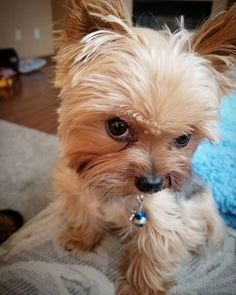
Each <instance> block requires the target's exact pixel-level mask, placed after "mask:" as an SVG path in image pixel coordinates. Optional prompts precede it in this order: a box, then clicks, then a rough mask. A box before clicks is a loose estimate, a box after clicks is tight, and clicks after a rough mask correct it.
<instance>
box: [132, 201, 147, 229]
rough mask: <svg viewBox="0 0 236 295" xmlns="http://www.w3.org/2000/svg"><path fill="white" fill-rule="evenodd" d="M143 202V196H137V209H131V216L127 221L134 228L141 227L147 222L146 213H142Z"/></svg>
mask: <svg viewBox="0 0 236 295" xmlns="http://www.w3.org/2000/svg"><path fill="white" fill-rule="evenodd" d="M143 201H144V196H143V195H141V196H137V203H138V205H137V209H131V210H130V211H131V214H130V217H129V220H130V221H131V222H132V223H133V224H134V225H135V226H136V227H143V226H144V225H145V224H146V223H147V220H148V214H147V212H145V211H143Z"/></svg>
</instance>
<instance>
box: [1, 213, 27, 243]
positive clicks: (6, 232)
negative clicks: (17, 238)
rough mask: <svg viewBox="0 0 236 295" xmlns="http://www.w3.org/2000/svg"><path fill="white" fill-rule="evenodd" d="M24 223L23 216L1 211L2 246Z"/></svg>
mask: <svg viewBox="0 0 236 295" xmlns="http://www.w3.org/2000/svg"><path fill="white" fill-rule="evenodd" d="M23 223H24V219H23V216H22V215H21V214H20V213H19V212H17V211H14V210H10V209H9V210H8V209H6V210H0V244H2V243H3V242H4V241H6V240H7V239H8V238H9V237H10V236H11V235H12V234H13V233H14V232H16V231H17V230H18V229H19V228H20V227H21V226H22V225H23Z"/></svg>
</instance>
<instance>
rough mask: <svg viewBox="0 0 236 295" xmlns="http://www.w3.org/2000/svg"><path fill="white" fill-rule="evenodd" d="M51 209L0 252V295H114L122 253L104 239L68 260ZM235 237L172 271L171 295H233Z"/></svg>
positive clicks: (111, 239)
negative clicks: (213, 252)
mask: <svg viewBox="0 0 236 295" xmlns="http://www.w3.org/2000/svg"><path fill="white" fill-rule="evenodd" d="M54 212H55V210H53V207H52V205H51V206H49V207H48V208H46V209H45V210H44V211H42V212H41V213H40V214H39V215H38V216H36V217H35V218H34V219H33V220H31V221H30V222H29V223H28V224H27V225H26V226H25V227H24V228H23V229H22V230H20V231H19V232H17V233H16V234H15V235H14V236H13V237H12V238H11V239H10V240H8V242H7V243H5V244H4V245H3V246H2V247H0V294H1V295H11V294H12V295H13V294H14V295H15V294H25V295H27V294H30V295H32V294H40V295H41V294H42V295H43V294H61V295H66V294H81V295H83V294H90V295H106V294H107V295H111V294H114V286H113V283H114V281H115V279H116V278H117V276H118V275H119V264H120V255H122V247H121V244H120V242H119V240H118V239H117V237H116V236H115V235H111V234H110V235H107V236H106V238H105V240H104V241H103V242H102V243H101V245H100V246H98V247H97V248H96V249H95V251H94V252H91V253H88V254H84V255H81V256H80V257H76V256H71V255H70V254H69V253H68V252H66V251H65V250H64V249H62V248H61V247H60V246H59V244H58V235H59V233H60V232H61V231H62V230H63V227H64V225H63V224H64V223H63V221H62V220H61V217H60V216H57V215H56V213H54ZM235 246H236V233H235V231H233V230H231V229H228V234H227V238H226V242H225V245H224V248H223V249H222V250H220V251H218V252H217V253H215V254H214V255H213V256H211V257H205V258H200V257H193V259H192V260H191V261H188V262H186V264H185V265H184V266H183V267H181V268H180V269H178V270H176V276H177V282H176V285H174V286H173V287H172V289H171V291H170V294H171V295H177V294H178V295H185V294H186V295H197V294H198V295H200V294H202V295H208V294H209V295H217V294H218V295H226V294H227V295H230V294H231V295H233V294H236V259H235V253H236V247H235Z"/></svg>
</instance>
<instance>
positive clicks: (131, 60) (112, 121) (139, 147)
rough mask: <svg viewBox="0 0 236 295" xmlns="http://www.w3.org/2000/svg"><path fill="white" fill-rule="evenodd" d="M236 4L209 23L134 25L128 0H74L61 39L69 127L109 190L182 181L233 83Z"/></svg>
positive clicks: (96, 179) (89, 180)
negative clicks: (193, 26)
mask: <svg viewBox="0 0 236 295" xmlns="http://www.w3.org/2000/svg"><path fill="white" fill-rule="evenodd" d="M235 27H236V7H235V6H234V7H233V8H232V9H231V10H230V11H229V12H225V13H222V14H220V15H218V16H217V17H216V18H215V19H213V20H210V21H208V22H206V23H205V24H204V25H203V26H202V27H201V28H200V30H199V31H197V32H195V33H189V32H187V31H185V30H184V29H180V30H179V31H178V32H176V33H174V34H172V33H170V32H169V31H168V30H166V31H162V32H157V31H154V30H150V29H135V28H132V26H131V24H130V21H129V18H128V16H127V15H126V12H125V9H124V8H123V5H122V2H121V1H120V0H100V1H97V0H92V1H85V0H80V1H79V0H78V1H76V0H74V1H71V6H70V9H69V13H68V18H67V21H66V26H65V28H64V30H63V32H62V33H61V36H60V39H59V42H58V44H59V51H58V54H57V76H56V84H57V86H59V87H61V94H60V97H61V107H60V108H59V122H60V126H59V137H60V140H61V146H62V155H63V157H64V159H65V161H66V163H67V165H68V166H69V167H71V168H72V169H75V171H77V173H78V177H80V178H81V179H82V180H84V183H85V184H86V185H88V186H89V187H90V188H92V189H100V190H102V191H103V192H104V195H105V194H106V193H107V195H109V196H126V195H132V194H136V193H137V192H138V191H142V192H156V191H158V190H160V189H161V188H163V187H172V188H173V189H179V188H180V187H181V185H182V184H183V183H184V182H185V181H186V179H188V178H189V177H190V175H191V158H192V155H193V153H194V151H195V150H196V148H197V146H198V145H199V143H200V142H202V140H204V139H206V138H207V139H209V140H210V141H215V140H216V138H217V131H216V129H217V128H216V122H217V119H218V111H219V103H220V100H221V98H222V97H223V95H224V94H226V93H227V91H229V90H230V89H231V88H232V83H231V81H230V79H229V78H228V77H227V75H226V73H227V71H229V69H230V66H231V65H232V62H233V59H234V58H235V56H236V49H235V46H236V31H235Z"/></svg>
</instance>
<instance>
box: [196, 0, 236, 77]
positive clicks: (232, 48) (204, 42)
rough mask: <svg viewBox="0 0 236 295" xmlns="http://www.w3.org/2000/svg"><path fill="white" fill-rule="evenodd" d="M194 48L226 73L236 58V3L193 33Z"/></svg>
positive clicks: (220, 71)
mask: <svg viewBox="0 0 236 295" xmlns="http://www.w3.org/2000/svg"><path fill="white" fill-rule="evenodd" d="M191 43H192V44H191V46H192V49H193V50H194V51H195V52H197V53H198V54H200V55H201V56H203V57H204V58H206V59H208V60H209V61H211V63H212V65H213V67H214V68H215V69H216V70H217V72H219V73H221V74H224V73H226V72H228V71H229V70H230V69H231V66H232V65H233V63H234V62H235V59H236V4H234V5H233V6H232V7H231V9H230V10H229V11H225V12H222V13H220V14H218V15H217V16H216V17H214V18H212V19H209V20H208V21H206V22H205V23H204V24H203V25H202V27H201V28H200V29H199V30H198V31H197V32H196V33H195V34H194V35H193V38H192V42H191Z"/></svg>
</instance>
